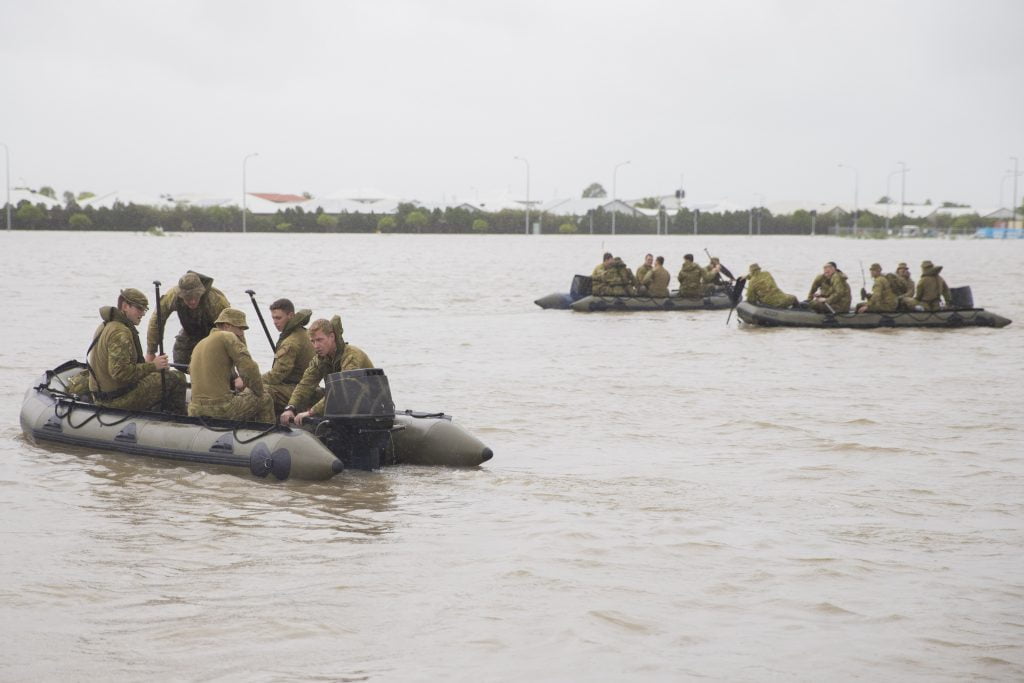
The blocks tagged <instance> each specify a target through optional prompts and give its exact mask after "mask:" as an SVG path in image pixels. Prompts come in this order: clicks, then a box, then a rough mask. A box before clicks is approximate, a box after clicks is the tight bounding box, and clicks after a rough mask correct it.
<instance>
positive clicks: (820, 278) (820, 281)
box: [807, 273, 828, 301]
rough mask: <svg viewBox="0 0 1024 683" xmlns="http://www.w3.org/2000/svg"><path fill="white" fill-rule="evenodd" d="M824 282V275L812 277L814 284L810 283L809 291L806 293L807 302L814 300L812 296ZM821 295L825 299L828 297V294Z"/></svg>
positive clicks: (819, 274)
mask: <svg viewBox="0 0 1024 683" xmlns="http://www.w3.org/2000/svg"><path fill="white" fill-rule="evenodd" d="M824 282H825V273H818V274H817V275H816V276H815V277H814V282H812V283H811V291H809V292H808V293H807V300H808V301H810V300H811V299H813V298H814V294H815V293H816V292H817V291H818V289H819V288H820V287H821V285H822V284H823V283H824ZM822 294H823V295H825V296H826V297H827V296H828V294H827V293H825V292H822Z"/></svg>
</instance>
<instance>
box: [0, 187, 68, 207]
mask: <svg viewBox="0 0 1024 683" xmlns="http://www.w3.org/2000/svg"><path fill="white" fill-rule="evenodd" d="M21 202H29V203H30V204H42V205H43V206H45V207H46V208H47V209H52V208H53V207H55V206H63V205H64V202H62V201H60V200H59V199H54V198H53V197H47V196H46V195H45V194H39V193H38V192H33V191H32V190H30V189H28V188H27V187H12V188H11V206H18V204H20V203H21ZM6 203H7V194H6V193H4V194H3V195H2V202H0V206H2V205H3V204H6Z"/></svg>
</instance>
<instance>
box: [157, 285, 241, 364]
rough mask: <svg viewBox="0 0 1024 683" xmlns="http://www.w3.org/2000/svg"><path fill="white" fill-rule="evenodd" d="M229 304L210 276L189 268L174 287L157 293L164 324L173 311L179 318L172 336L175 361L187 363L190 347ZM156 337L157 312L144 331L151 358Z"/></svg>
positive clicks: (198, 340) (190, 356)
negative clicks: (160, 293) (160, 294)
mask: <svg viewBox="0 0 1024 683" xmlns="http://www.w3.org/2000/svg"><path fill="white" fill-rule="evenodd" d="M230 305H231V304H230V303H228V299H227V297H226V296H224V292H222V291H220V290H219V289H216V288H214V286H213V278H212V277H209V276H207V275H203V274H202V273H196V272H195V271H191V270H190V271H188V272H187V273H185V274H184V275H182V276H181V279H180V280H178V286H177V287H171V288H170V289H168V290H167V293H166V294H164V295H163V296H162V297H160V302H159V306H160V318H161V319H162V320H163V321H164V325H166V324H167V321H168V319H169V318H170V315H171V313H175V312H176V313H177V314H178V320H179V321H180V322H181V332H179V333H178V336H177V337H175V338H174V353H173V358H174V362H175V363H181V364H183V365H188V363H189V360H190V359H191V358H192V349H194V348H195V346H196V344H198V343H199V342H200V340H202V339H204V338H205V337H206V335H208V334H210V330H212V329H213V324H214V323H213V321H214V320H216V319H217V317H218V316H219V315H220V313H221V311H223V310H224V309H225V308H227V307H228V306H230ZM159 338H160V330H158V329H157V316H153V317H152V318H150V319H149V330H148V332H147V333H146V360H153V354H155V353H156V347H157V340H158V339H159Z"/></svg>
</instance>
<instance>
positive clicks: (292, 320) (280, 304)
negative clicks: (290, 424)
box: [263, 299, 319, 415]
mask: <svg viewBox="0 0 1024 683" xmlns="http://www.w3.org/2000/svg"><path fill="white" fill-rule="evenodd" d="M312 315H313V313H312V311H310V310H309V309H308V308H304V309H302V310H300V311H298V312H296V311H295V305H294V304H292V302H291V301H290V300H288V299H278V300H277V301H275V302H274V303H272V304H270V318H271V320H273V321H274V327H276V328H277V331H278V332H280V333H281V334H280V336H279V337H278V338H277V350H276V351H275V352H274V364H273V365H272V366H271V368H270V372H266V373H264V374H263V387H264V389H265V390H266V391H269V392H270V395H271V396H272V397H273V398H274V414H275V415H277V414H278V413H280V412H282V411H283V410H284V407H285V406H286V405H288V401H290V400H291V397H292V392H293V391H295V386H296V385H297V384H298V383H299V380H300V379H302V374H303V373H304V372H305V371H306V368H307V367H308V366H309V362H310V361H311V360H313V356H315V355H316V353H315V352H314V351H313V345H312V344H310V343H309V333H308V332H306V328H305V327H304V326H305V325H306V324H308V323H309V319H310V318H311V317H312ZM317 398H319V396H318V397H317Z"/></svg>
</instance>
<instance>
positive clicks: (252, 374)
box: [228, 335, 263, 394]
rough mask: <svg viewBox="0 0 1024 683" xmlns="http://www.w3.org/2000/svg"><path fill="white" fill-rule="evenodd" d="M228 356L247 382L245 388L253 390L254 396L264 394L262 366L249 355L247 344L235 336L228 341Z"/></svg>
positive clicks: (239, 374)
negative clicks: (261, 375)
mask: <svg viewBox="0 0 1024 683" xmlns="http://www.w3.org/2000/svg"><path fill="white" fill-rule="evenodd" d="M228 355H229V356H231V362H232V363H234V364H235V367H236V368H238V376H239V377H241V378H242V381H243V382H245V386H247V387H249V388H250V389H252V391H253V393H254V394H262V393H263V379H262V378H261V377H260V366H259V365H257V364H256V361H254V360H253V359H252V356H251V355H249V349H248V348H246V346H245V344H243V343H242V341H241V340H240V339H238V337H235V336H234V335H232V338H231V339H229V340H228Z"/></svg>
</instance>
